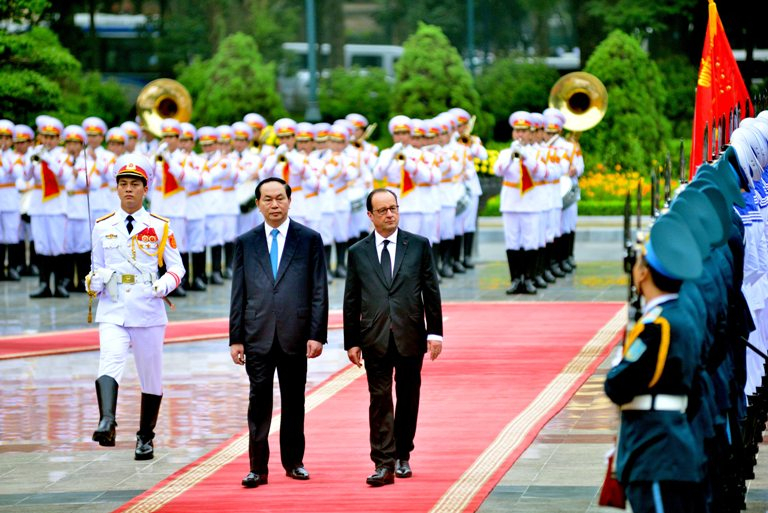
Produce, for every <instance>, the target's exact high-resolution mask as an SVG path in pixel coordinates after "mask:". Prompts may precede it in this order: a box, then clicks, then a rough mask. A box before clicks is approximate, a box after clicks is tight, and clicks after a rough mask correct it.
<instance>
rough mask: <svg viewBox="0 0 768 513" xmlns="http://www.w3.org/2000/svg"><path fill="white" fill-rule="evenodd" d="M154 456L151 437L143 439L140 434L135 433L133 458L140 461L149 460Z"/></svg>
mask: <svg viewBox="0 0 768 513" xmlns="http://www.w3.org/2000/svg"><path fill="white" fill-rule="evenodd" d="M154 457H155V445H154V444H153V443H152V439H149V440H144V439H143V438H142V437H141V435H136V450H135V451H134V455H133V459H135V460H139V461H142V460H151V459H152V458H154Z"/></svg>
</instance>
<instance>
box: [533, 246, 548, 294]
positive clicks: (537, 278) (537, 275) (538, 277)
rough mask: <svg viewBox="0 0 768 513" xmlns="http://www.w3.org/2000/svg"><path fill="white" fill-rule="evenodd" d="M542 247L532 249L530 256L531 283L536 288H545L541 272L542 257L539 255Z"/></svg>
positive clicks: (545, 283)
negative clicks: (531, 268) (531, 260)
mask: <svg viewBox="0 0 768 513" xmlns="http://www.w3.org/2000/svg"><path fill="white" fill-rule="evenodd" d="M541 252H542V249H541V248H539V249H532V250H531V254H532V255H533V256H531V258H532V259H533V262H532V263H531V265H532V267H533V271H532V273H533V274H532V275H531V280H532V281H533V284H534V285H535V286H536V288H537V289H546V288H547V282H546V280H544V277H543V276H542V273H543V272H544V269H543V265H542V262H543V261H544V259H543V258H542V255H541Z"/></svg>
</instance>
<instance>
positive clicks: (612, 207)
mask: <svg viewBox="0 0 768 513" xmlns="http://www.w3.org/2000/svg"><path fill="white" fill-rule="evenodd" d="M579 215H580V216H623V215H624V200H601V201H589V200H581V201H579Z"/></svg>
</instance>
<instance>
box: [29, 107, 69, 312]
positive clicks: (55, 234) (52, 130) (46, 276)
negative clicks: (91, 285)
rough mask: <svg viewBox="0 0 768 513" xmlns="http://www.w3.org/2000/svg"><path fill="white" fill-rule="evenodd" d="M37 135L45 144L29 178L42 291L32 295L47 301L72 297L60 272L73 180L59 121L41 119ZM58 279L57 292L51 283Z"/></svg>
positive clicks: (35, 157)
mask: <svg viewBox="0 0 768 513" xmlns="http://www.w3.org/2000/svg"><path fill="white" fill-rule="evenodd" d="M37 121H38V122H39V124H38V127H37V133H38V136H39V138H40V141H41V144H40V146H39V147H37V148H36V149H35V152H34V153H33V154H32V155H31V157H30V159H31V161H32V165H31V166H30V168H29V169H28V174H27V176H26V177H25V178H27V179H28V180H32V181H33V183H34V185H33V193H32V197H31V200H30V205H29V217H30V226H31V228H32V238H33V240H34V241H35V250H36V252H37V262H38V264H37V265H38V267H39V268H40V287H39V288H38V289H37V290H36V291H35V292H33V293H32V294H30V296H29V297H31V298H33V299H37V298H45V297H51V296H55V297H63V298H66V297H69V292H67V289H66V288H65V287H64V286H62V285H61V281H62V280H63V279H64V273H63V272H64V271H65V269H63V268H62V269H59V268H58V265H57V264H58V263H59V262H58V259H56V258H55V257H57V256H60V255H63V254H64V253H65V250H64V237H65V232H66V223H67V216H66V212H67V195H66V192H65V191H64V184H65V183H66V181H67V179H68V178H69V177H68V176H66V175H65V174H64V171H65V169H64V168H62V166H61V158H62V155H61V153H62V150H61V149H59V147H58V145H59V138H60V136H61V132H62V131H63V130H64V126H63V125H62V124H61V121H59V120H58V119H56V118H53V117H50V116H40V117H39V118H38V120H37ZM52 275H53V276H54V292H51V287H50V283H49V282H50V280H51V276H52Z"/></svg>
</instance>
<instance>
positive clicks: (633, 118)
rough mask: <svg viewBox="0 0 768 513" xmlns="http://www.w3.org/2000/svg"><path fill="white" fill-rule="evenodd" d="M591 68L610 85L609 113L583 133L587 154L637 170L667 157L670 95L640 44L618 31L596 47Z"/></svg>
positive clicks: (605, 161) (595, 160)
mask: <svg viewBox="0 0 768 513" xmlns="http://www.w3.org/2000/svg"><path fill="white" fill-rule="evenodd" d="M585 71H587V72H589V73H592V74H593V75H595V76H597V77H598V78H599V79H600V80H602V82H603V84H605V87H606V89H607V90H608V110H607V112H606V114H605V118H603V120H602V122H601V123H600V124H598V125H597V126H596V127H595V128H593V129H592V130H589V131H587V132H585V133H584V135H583V136H582V137H581V145H582V149H583V152H584V156H585V159H588V160H592V161H594V162H602V163H604V164H605V165H607V166H610V167H613V166H615V165H620V166H621V168H622V169H628V170H635V171H643V170H646V169H649V168H650V166H651V163H652V161H653V160H654V159H657V160H659V161H661V160H662V158H663V157H664V156H665V155H666V147H665V146H664V143H665V140H666V138H668V137H669V132H670V128H669V121H668V120H667V118H666V117H665V115H664V114H663V109H664V106H665V101H666V98H667V95H666V92H665V90H664V87H663V82H662V77H661V73H659V70H658V68H657V67H656V64H655V63H654V62H653V61H651V60H650V59H649V57H648V55H647V54H646V53H645V51H644V50H643V49H642V47H641V46H640V43H639V42H638V41H637V40H636V39H635V38H633V37H631V36H629V35H627V34H625V33H624V32H621V31H620V30H614V31H613V32H611V34H610V35H609V36H608V37H607V38H606V39H605V40H604V41H603V42H602V43H600V45H599V46H598V47H597V48H596V49H595V51H594V53H593V54H592V56H591V57H590V58H589V61H588V62H587V65H586V67H585ZM587 165H589V163H588V162H587Z"/></svg>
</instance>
